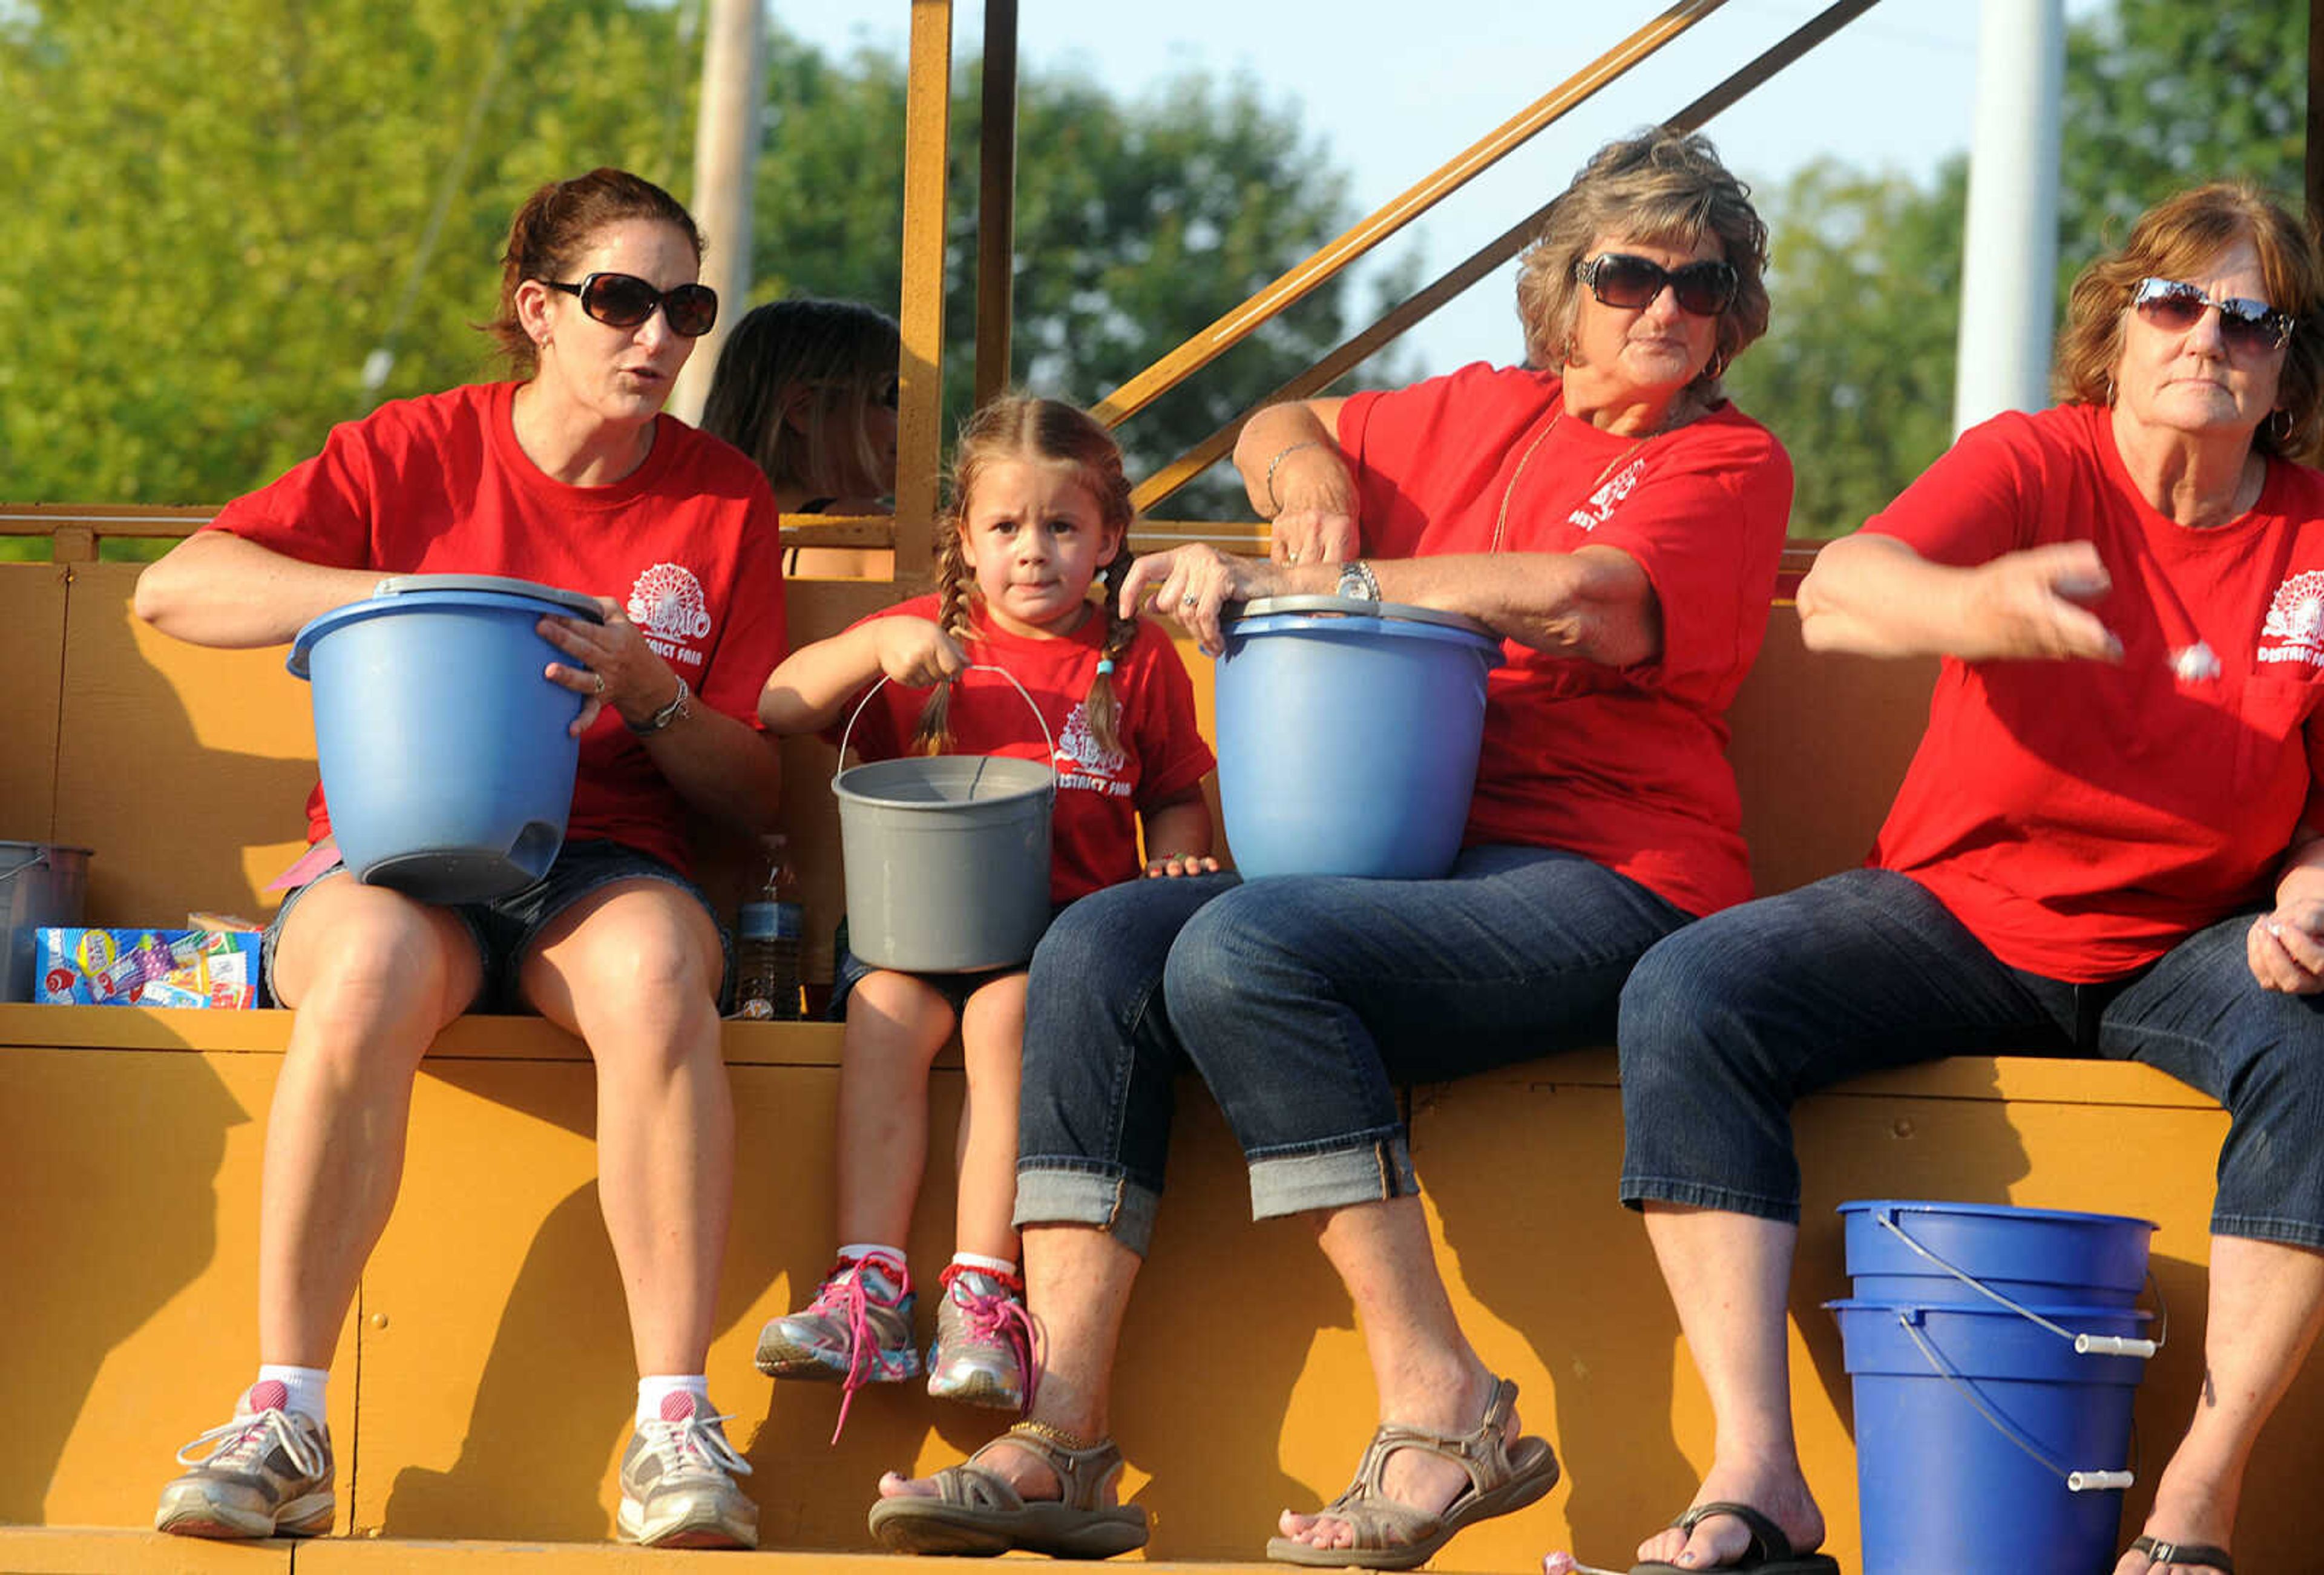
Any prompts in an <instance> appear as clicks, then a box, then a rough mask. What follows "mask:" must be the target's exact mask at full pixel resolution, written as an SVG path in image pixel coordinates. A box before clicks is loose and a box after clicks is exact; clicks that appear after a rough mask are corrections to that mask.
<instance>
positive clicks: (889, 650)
mask: <svg viewBox="0 0 2324 1575" xmlns="http://www.w3.org/2000/svg"><path fill="white" fill-rule="evenodd" d="M864 627H865V628H867V629H869V630H871V631H872V638H873V640H874V641H875V642H876V644H875V649H876V650H877V652H878V654H879V658H880V670H881V672H883V673H885V674H887V675H888V677H890V678H891V679H892V680H894V681H895V682H897V683H899V684H901V685H903V686H906V687H907V688H912V689H927V688H932V687H934V686H936V685H938V684H948V683H950V682H951V681H952V680H953V679H954V678H957V677H960V676H961V674H963V673H964V672H966V671H968V656H967V653H966V652H964V651H963V650H962V649H960V646H959V643H958V642H957V641H955V640H954V639H953V638H952V636H951V635H949V634H946V633H945V631H943V630H941V629H939V628H937V627H936V625H935V624H934V623H932V622H929V621H928V620H927V619H925V618H882V619H881V620H880V621H879V622H876V623H870V624H866V625H864Z"/></svg>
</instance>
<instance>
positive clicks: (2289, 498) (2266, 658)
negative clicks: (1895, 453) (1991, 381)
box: [1865, 404, 2324, 984]
mask: <svg viewBox="0 0 2324 1575" xmlns="http://www.w3.org/2000/svg"><path fill="white" fill-rule="evenodd" d="M1865 529H1866V530H1869V531H1875V532H1877V533H1879V534H1881V535H1884V536H1893V537H1895V538H1896V539H1898V540H1900V541H1903V542H1904V543H1905V544H1906V545H1908V546H1910V547H1911V548H1913V549H1914V551H1916V552H1918V553H1919V554H1920V555H1921V556H1922V557H1925V558H1929V559H1931V560H1932V561H1934V562H1938V563H1944V564H1952V565H1956V566H1967V565H1972V564H1979V563H1985V562H1987V561H1990V560H1991V559H1993V558H1995V557H1999V556H2001V555H2002V554H2003V553H2006V552H2013V551H2016V550H2018V549H2020V548H2029V547H2039V546H2044V545H2047V544H2048V543H2051V542H2061V541H2088V542H2090V543H2092V544H2093V545H2095V546H2096V547H2097V548H2098V557H2099V559H2100V561H2101V562H2103V563H2104V564H2105V566H2106V569H2107V575H2108V576H2110V577H2111V579H2112V582H2113V585H2112V589H2111V590H2110V591H2109V592H2108V594H2107V595H2106V597H2105V598H2104V599H2103V600H2101V601H2098V602H2097V603H2092V606H2091V610H2092V611H2093V612H2094V613H2097V615H2098V618H2099V619H2100V620H2101V621H2102V622H2104V623H2105V624H2106V625H2107V628H2108V629H2110V630H2112V631H2114V633H2115V635H2116V637H2117V638H2118V639H2119V640H2121V641H2122V647H2123V657H2122V662H2121V664H2120V665H2119V666H2114V665H2109V664H2107V663H2103V662H2089V661H1981V662H1963V661H1958V660H1954V659H1950V658H1948V659H1946V660H1945V662H1944V664H1943V666H1942V668H1941V672H1940V674H1939V677H1938V679H1937V687H1936V693H1935V695H1934V697H1933V698H1932V701H1931V704H1930V708H1929V730H1928V732H1927V733H1926V734H1925V735H1924V736H1923V738H1922V740H1921V747H1920V750H1919V751H1918V753H1916V754H1915V755H1914V759H1913V765H1912V769H1910V770H1909V771H1908V772H1907V773H1906V775H1905V778H1904V787H1903V788H1902V789H1901V790H1900V791H1899V792H1898V794H1897V796H1896V802H1895V806H1894V807H1892V808H1891V809H1890V811H1889V813H1888V819H1887V823H1886V824H1885V825H1883V826H1882V827H1881V829H1880V838H1879V841H1878V843H1877V845H1876V846H1875V847H1874V849H1873V852H1872V856H1871V860H1870V862H1871V863H1872V864H1873V865H1874V866H1875V867H1877V868H1879V869H1885V870H1901V871H1903V872H1904V873H1905V874H1907V875H1910V876H1912V877H1913V879H1914V880H1918V881H1919V882H1921V884H1922V885H1923V886H1925V887H1927V888H1928V889H1929V890H1930V891H1931V892H1932V893H1933V894H1934V895H1935V896H1936V897H1937V898H1938V899H1939V900H1940V901H1941V902H1942V903H1943V904H1944V905H1945V907H1947V908H1948V909H1950V911H1951V912H1952V913H1953V914H1954V915H1955V916H1957V917H1958V918H1960V921H1961V922H1962V923H1963V924H1964V925H1966V926H1969V930H1970V932H1971V933H1972V934H1974V935H1976V936H1977V938H1978V940H1980V941H1982V942H1983V943H1984V944H1986V946H1987V947H1988V948H1989V949H1990V950H1991V951H1992V952H1993V953H1994V954H1995V955H1996V956H1997V957H1999V958H2000V959H2001V960H2002V961H2003V962H2004V963H2008V964H2010V965H2011V966H2012V967H2016V968H2024V969H2026V970H2028V971H2030V972H2035V973H2041V974H2044V975H2047V976H2048V977H2050V978H2052V979H2062V980H2067V981H2072V982H2074V983H2085V984H2087V983H2095V982H2098V981H2103V980H2108V979H2113V978H2116V977H2119V976H2120V975H2122V974H2125V973H2127V972H2131V971H2133V970H2135V969H2137V968H2140V967H2143V966H2144V965H2145V964H2146V963H2151V962H2153V960H2154V959H2155V958H2157V957H2160V956H2161V955H2162V954H2163V953H2165V952H2167V951H2169V950H2170V949H2171V948H2172V946H2173V945H2175V944H2178V943H2179V942H2180V941H2181V940H2183V939H2185V938H2186V937H2187V936H2188V935H2191V934H2192V933H2193V932H2194V931H2196V930H2198V929H2200V928H2201V927H2203V926H2206V925H2208V924H2210V923H2212V922H2214V921H2216V920H2218V919H2220V918H2224V917H2225V916H2227V915H2228V914H2231V913H2233V912H2235V911H2236V909H2238V908H2240V907H2247V906H2249V905H2251V904H2253V903H2255V902H2261V901H2264V900H2266V899H2267V898H2268V896H2269V894H2270V892H2271V889H2272V886H2273V877H2274V873H2275V870H2276V866H2277V865H2278V863H2279V862H2280V861H2282V857H2283V854H2284V851H2285V850H2286V848H2287V847H2288V846H2289V845H2290V844H2291V842H2292V833H2293V830H2294V828H2295V827H2297V826H2298V825H2299V824H2301V822H2302V820H2303V819H2304V820H2305V821H2306V822H2307V823H2308V824H2310V825H2324V805H2319V803H2318V802H2317V799H2318V793H2317V786H2316V785H2317V780H2318V767H2319V761H2324V751H2319V741H2324V729H2319V728H2318V727H2317V726H2315V725H2314V724H2313V721H2312V719H2313V718H2314V717H2315V715H2316V714H2317V709H2318V705H2319V701H2324V474H2319V473H2318V472H2316V471H2314V470H2310V468H2308V467H2307V466H2305V465H2293V464H2291V463H2289V462H2286V461H2284V460H2280V459H2271V460H2269V461H2268V462H2267V480H2266V483H2265V484H2264V486H2263V487H2262V488H2261V490H2260V495H2259V502H2257V503H2256V504H2255V505H2254V506H2253V508H2252V510H2251V511H2250V512H2249V513H2247V514H2246V515H2244V516H2243V517H2242V518H2241V519H2238V520H2231V521H2229V522H2228V523H2227V524H2225V525H2221V526H2217V527H2214V528H2212V529H2209V530H2190V529H2189V528H2187V527H2185V526H2182V525H2179V524H2177V523H2174V522H2173V521H2172V520H2169V519H2168V518H2166V517H2164V516H2163V515H2162V514H2160V513H2157V512H2156V511H2154V510H2153V509H2151V508H2149V507H2148V506H2147V505H2146V503H2145V502H2144V500H2143V499H2142V498H2141V497H2140V496H2139V494H2138V492H2137V490H2136V489H2135V487H2134V486H2133V485H2132V483H2131V480H2130V476H2129V473H2128V472H2127V471H2126V470H2125V469H2124V467H2123V463H2122V457H2121V455H2120V454H2119V452H2118V451H2117V450H2116V447H2115V442H2114V429H2113V426H2112V423H2111V419H2110V413H2109V412H2108V411H2107V410H2105V409H2103V408H2102V407H2098V406H2095V405H2083V404H2074V405H2064V406H2061V407H2058V408H2056V409H2053V410H2044V411H2043V412H2042V413H2040V414H2039V415H2031V416H2028V415H2017V414H2011V415H2005V416H1998V417H1996V418H1995V419H1992V420H1990V421H1987V422H1986V423H1984V424H1983V425H1981V426H1978V427H1974V428H1970V429H1969V431H1968V432H1965V433H1963V434H1962V435H1961V437H1960V441H1959V442H1957V443H1956V444H1954V445H1953V447H1952V448H1951V450H1950V452H1949V453H1947V454H1946V455H1945V456H1943V457H1941V458H1940V459H1939V460H1938V461H1937V462H1936V464H1934V465H1931V466H1930V467H1929V469H1928V471H1927V472H1926V473H1925V474H1923V475H1922V477H1921V478H1920V479H1919V480H1918V481H1916V482H1914V484H1912V485H1911V486H1910V487H1909V488H1907V489H1906V490H1905V492H1904V495H1903V496H1901V497H1899V498H1898V499H1897V500H1896V502H1895V503H1894V504H1892V505H1890V506H1889V507H1888V508H1887V509H1886V510H1885V511H1882V512H1881V513H1879V514H1877V515H1876V516H1875V517H1874V518H1873V519H1872V520H1870V522H1868V523H1867V525H1866V526H1865Z"/></svg>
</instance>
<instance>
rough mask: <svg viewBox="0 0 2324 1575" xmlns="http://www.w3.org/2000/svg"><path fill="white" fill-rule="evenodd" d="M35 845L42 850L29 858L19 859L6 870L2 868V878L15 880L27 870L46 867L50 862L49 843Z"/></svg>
mask: <svg viewBox="0 0 2324 1575" xmlns="http://www.w3.org/2000/svg"><path fill="white" fill-rule="evenodd" d="M35 845H36V846H38V847H39V849H40V852H36V853H34V854H33V855H32V857H31V858H29V859H22V860H19V861H17V862H15V863H14V864H11V865H10V866H8V868H6V869H5V870H0V880H14V879H15V878H16V877H17V876H19V875H22V874H23V872H24V871H25V870H32V869H42V868H46V867H47V865H48V862H49V845H48V844H47V843H37V844H35Z"/></svg>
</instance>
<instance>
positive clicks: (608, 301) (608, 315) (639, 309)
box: [541, 273, 718, 339]
mask: <svg viewBox="0 0 2324 1575" xmlns="http://www.w3.org/2000/svg"><path fill="white" fill-rule="evenodd" d="M541 282H542V283H543V284H545V285H547V286H549V289H551V290H563V291H564V292H565V293H566V294H567V295H570V296H576V297H578V298H579V299H580V301H581V309H582V310H583V311H585V312H587V313H588V314H589V315H590V316H591V317H593V318H596V319H597V320H598V321H599V322H601V323H603V324H604V325H605V326H606V327H609V328H634V327H637V326H638V325H639V324H640V323H642V322H644V321H645V320H646V319H647V318H650V317H651V316H653V315H654V309H655V308H656V307H659V308H660V309H661V312H662V316H663V318H666V319H667V320H668V321H669V331H670V332H671V333H673V334H676V335H677V336H678V337H679V338H681V339H699V338H700V337H702V336H703V335H705V334H706V333H708V332H710V325H711V324H713V323H715V322H716V321H717V320H718V292H717V291H716V290H713V289H711V288H710V287H709V286H708V285H706V284H675V285H672V286H671V287H670V288H669V289H668V290H656V289H655V288H654V287H653V286H652V285H650V284H648V283H647V282H646V281H644V280H642V279H640V278H639V277H638V276H637V275H636V274H634V273H592V274H590V275H589V276H588V277H587V278H586V279H584V280H583V281H581V282H580V283H578V284H560V283H558V281H556V280H554V279H544V280H542V281H541Z"/></svg>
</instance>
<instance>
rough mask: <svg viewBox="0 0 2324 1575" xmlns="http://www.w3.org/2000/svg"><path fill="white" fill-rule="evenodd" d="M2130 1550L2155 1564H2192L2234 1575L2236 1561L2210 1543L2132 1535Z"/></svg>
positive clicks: (2203, 1568) (2221, 1574) (2221, 1573)
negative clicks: (2175, 1541) (2174, 1541)
mask: <svg viewBox="0 0 2324 1575" xmlns="http://www.w3.org/2000/svg"><path fill="white" fill-rule="evenodd" d="M2130 1551H2131V1552H2134V1553H2144V1554H2145V1555H2146V1557H2147V1559H2148V1561H2150V1562H2153V1563H2156V1564H2192V1565H2194V1566H2196V1567H2197V1568H2198V1569H2202V1570H2218V1572H2219V1575H2236V1561H2234V1560H2233V1559H2230V1558H2228V1557H2227V1549H2225V1548H2222V1547H2219V1546H2218V1545H2217V1544H2216V1543H2171V1542H2165V1541H2163V1539H2162V1538H2161V1537H2133V1538H2132V1539H2131V1542H2130Z"/></svg>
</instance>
